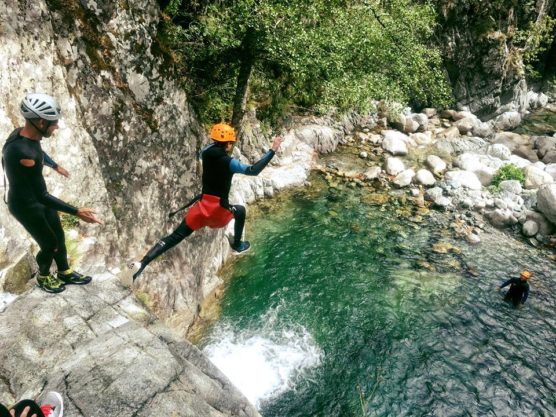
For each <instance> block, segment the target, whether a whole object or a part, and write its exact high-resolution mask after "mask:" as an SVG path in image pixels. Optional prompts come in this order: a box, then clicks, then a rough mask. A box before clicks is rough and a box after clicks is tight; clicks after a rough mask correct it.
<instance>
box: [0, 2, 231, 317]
mask: <svg viewBox="0 0 556 417" xmlns="http://www.w3.org/2000/svg"><path fill="white" fill-rule="evenodd" d="M0 9H1V10H0V11H1V16H2V17H1V19H2V38H3V45H2V46H1V47H0V48H1V49H2V51H1V55H2V57H3V59H2V60H1V61H0V66H1V68H0V69H1V71H2V74H3V76H2V78H1V80H0V85H1V91H2V98H1V103H2V107H1V110H0V135H1V136H4V137H6V136H7V134H9V132H10V131H11V130H12V129H13V128H14V127H17V126H19V125H21V124H22V119H21V117H20V116H19V114H18V105H19V102H20V100H21V98H22V97H23V96H24V94H25V93H26V92H29V91H42V92H47V93H50V94H52V95H54V96H55V97H56V98H57V99H58V100H59V102H60V104H61V106H62V109H63V115H64V121H65V128H63V129H60V131H59V133H58V134H57V136H56V137H55V138H50V139H47V140H45V141H44V142H43V147H44V148H45V150H46V151H47V152H48V153H49V154H50V155H51V156H52V157H53V158H54V159H55V160H56V161H57V162H58V163H60V164H61V165H62V166H64V167H66V168H67V169H68V170H69V171H70V173H71V178H70V179H69V180H64V179H63V178H62V177H59V176H57V174H55V173H53V172H52V171H50V170H49V169H48V168H46V169H45V171H46V172H47V173H48V178H47V181H48V186H49V189H50V191H51V192H52V193H53V194H55V195H58V196H60V197H61V198H63V199H65V200H66V201H69V202H72V203H74V204H76V205H79V206H88V207H93V208H95V209H97V210H98V213H99V215H100V217H101V218H102V219H103V220H104V221H105V225H104V226H99V227H96V226H95V227H91V226H87V225H84V224H81V225H80V226H79V227H78V228H77V232H78V236H74V240H75V242H79V244H78V250H77V252H79V253H81V257H80V258H81V259H80V262H78V264H81V265H86V268H87V269H88V272H91V273H95V272H100V271H105V270H106V269H107V268H109V269H111V270H113V271H115V270H116V269H117V268H119V267H122V266H123V265H124V264H125V262H126V261H127V260H128V259H130V258H132V257H137V256H140V255H142V253H143V252H144V251H145V250H146V249H147V247H149V246H150V245H151V244H153V243H154V242H155V240H156V239H157V238H159V237H161V236H163V235H164V234H166V233H167V232H169V231H170V230H171V229H172V228H173V227H174V226H175V225H174V224H173V223H169V222H168V221H167V218H166V214H167V213H168V212H169V211H170V209H171V208H175V207H177V206H179V205H180V203H182V202H183V201H186V200H187V199H188V198H190V197H191V196H193V195H195V194H196V193H197V192H198V173H199V166H198V162H197V158H196V153H197V151H198V150H199V149H200V148H201V146H202V143H203V142H204V141H205V140H206V139H205V136H204V133H203V132H202V130H201V129H200V127H199V125H198V123H197V122H196V120H195V118H194V116H193V115H192V112H191V110H190V108H189V106H188V103H187V100H186V96H185V94H184V92H183V91H182V90H181V89H180V88H178V86H177V84H176V81H175V80H173V78H172V76H171V75H172V74H171V73H170V72H169V70H168V68H169V66H168V63H167V62H166V61H165V56H164V55H163V54H162V53H161V52H160V51H161V46H160V45H159V44H157V42H156V37H155V35H156V30H157V23H158V18H159V10H158V8H157V6H156V2H154V1H145V0H136V1H126V2H108V1H104V2H95V1H78V0H50V1H46V2H45V1H39V2H36V1H26V0H21V1H10V2H2V4H0ZM0 210H1V214H2V233H3V235H4V238H3V239H2V246H1V247H0V249H1V253H0V254H1V256H0V258H2V259H4V265H3V266H7V265H10V264H14V263H17V262H19V261H21V259H20V258H21V256H22V255H21V254H22V249H25V248H28V247H29V245H30V243H29V241H28V240H27V239H26V234H25V233H24V232H23V229H22V228H21V227H20V226H19V225H18V224H17V223H16V222H14V221H13V220H12V219H11V218H10V216H9V215H8V213H7V210H6V207H5V206H4V205H2V207H1V208H0ZM214 241H215V239H214V233H201V234H199V236H198V237H196V239H195V246H196V247H198V248H199V249H200V250H201V251H202V253H218V250H219V249H220V247H219V245H215V244H214V243H213V242H214ZM188 249H189V248H188V247H187V245H185V246H184V247H182V248H180V249H178V251H177V252H178V253H177V255H176V256H174V257H168V258H167V259H166V260H165V261H164V262H165V265H164V270H165V271H166V273H161V277H160V280H159V281H158V282H157V283H156V287H149V285H148V284H147V283H144V288H142V290H143V291H145V292H147V293H150V294H151V301H152V303H153V305H159V306H161V311H164V312H165V314H166V315H168V316H171V315H172V314H174V313H175V312H178V311H179V315H180V317H181V320H184V321H185V322H188V321H191V319H192V317H193V316H194V314H195V310H196V307H195V306H196V304H197V301H198V299H199V298H200V297H202V295H203V293H204V292H205V288H206V287H210V285H211V284H210V282H209V283H208V284H207V282H204V281H203V280H202V279H199V278H198V277H207V280H208V281H211V280H212V281H214V280H215V271H216V268H217V267H218V266H219V264H218V262H213V261H212V260H211V261H208V260H207V261H205V262H191V261H192V258H193V257H188V255H186V254H187V253H189V252H190V251H188ZM188 261H189V262H188ZM220 261H221V259H220ZM21 268H22V266H21V265H20V268H19V269H21ZM6 273H8V272H6ZM9 273H12V274H13V273H14V272H13V271H12V272H9ZM4 275H5V274H4ZM184 277H185V278H186V279H185V281H186V282H188V284H187V286H186V287H187V288H183V287H182V286H169V285H167V284H168V281H171V280H175V279H177V278H184ZM193 277H196V278H195V279H193ZM187 278H191V279H187ZM0 281H1V280H0ZM212 285H214V283H212ZM157 294H164V295H157ZM157 297H158V298H160V299H158V300H157ZM162 298H163V299H162Z"/></svg>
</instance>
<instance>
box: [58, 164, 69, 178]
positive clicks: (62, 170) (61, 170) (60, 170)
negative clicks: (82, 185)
mask: <svg viewBox="0 0 556 417" xmlns="http://www.w3.org/2000/svg"><path fill="white" fill-rule="evenodd" d="M54 171H56V172H57V173H58V174H60V175H63V176H64V177H66V178H69V176H70V173H69V172H68V170H67V169H65V168H64V167H63V166H60V165H58V166H57V167H56V169H55V170H54Z"/></svg>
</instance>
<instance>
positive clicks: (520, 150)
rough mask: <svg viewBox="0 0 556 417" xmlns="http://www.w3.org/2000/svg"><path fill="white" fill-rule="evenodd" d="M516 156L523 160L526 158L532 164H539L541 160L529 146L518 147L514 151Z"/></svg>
mask: <svg viewBox="0 0 556 417" xmlns="http://www.w3.org/2000/svg"><path fill="white" fill-rule="evenodd" d="M514 154H515V155H517V156H520V157H522V158H525V159H527V160H529V161H531V162H537V161H538V160H539V157H538V155H537V152H536V151H535V150H534V149H533V148H531V146H529V145H522V146H519V147H517V148H516V149H515V150H514Z"/></svg>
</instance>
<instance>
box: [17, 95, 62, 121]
mask: <svg viewBox="0 0 556 417" xmlns="http://www.w3.org/2000/svg"><path fill="white" fill-rule="evenodd" d="M20 111H21V115H22V116H23V117H25V118H26V119H45V120H50V121H54V120H58V119H59V118H60V113H61V112H60V106H59V105H58V103H57V102H56V100H55V99H54V98H53V97H51V96H49V95H48V94H42V93H31V94H27V96H25V98H24V99H23V101H22V102H21V108H20Z"/></svg>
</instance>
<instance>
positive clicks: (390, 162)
mask: <svg viewBox="0 0 556 417" xmlns="http://www.w3.org/2000/svg"><path fill="white" fill-rule="evenodd" d="M384 170H385V171H386V173H387V174H388V175H398V174H399V173H400V172H402V171H403V170H405V166H404V163H403V161H402V160H401V159H400V158H392V157H391V158H386V161H385V162H384Z"/></svg>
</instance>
